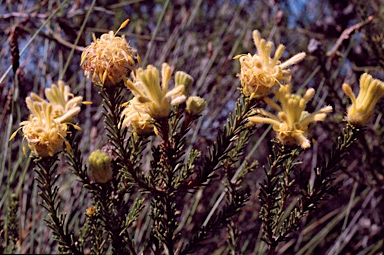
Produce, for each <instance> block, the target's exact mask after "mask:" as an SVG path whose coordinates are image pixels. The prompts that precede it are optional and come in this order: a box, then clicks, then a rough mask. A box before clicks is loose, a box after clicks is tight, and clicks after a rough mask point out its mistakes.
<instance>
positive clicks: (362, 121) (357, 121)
mask: <svg viewBox="0 0 384 255" xmlns="http://www.w3.org/2000/svg"><path fill="white" fill-rule="evenodd" d="M343 90H344V92H345V94H347V96H349V98H350V99H351V101H352V105H351V106H349V107H348V110H347V120H348V122H350V123H351V124H352V125H354V126H358V127H363V126H366V125H367V124H368V122H369V121H370V119H371V117H372V114H373V110H374V108H375V105H376V103H377V101H378V100H379V99H380V98H381V97H382V96H383V95H384V83H383V82H382V81H380V80H378V79H373V78H372V76H371V75H369V74H367V73H364V74H362V75H361V77H360V92H359V95H358V96H357V98H356V97H355V95H354V94H353V92H352V89H351V87H350V86H349V85H348V84H346V83H344V84H343Z"/></svg>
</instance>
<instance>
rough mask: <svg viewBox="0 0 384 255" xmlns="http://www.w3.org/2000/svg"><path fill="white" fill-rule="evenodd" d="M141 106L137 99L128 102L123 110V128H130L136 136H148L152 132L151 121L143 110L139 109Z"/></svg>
mask: <svg viewBox="0 0 384 255" xmlns="http://www.w3.org/2000/svg"><path fill="white" fill-rule="evenodd" d="M140 107H141V104H140V103H138V102H137V98H133V99H131V100H130V101H129V102H128V106H127V107H126V108H125V109H124V110H123V112H122V115H123V116H124V120H123V123H122V125H123V127H132V130H133V131H134V132H135V133H136V134H138V135H145V134H150V133H152V132H153V131H154V127H155V126H154V124H153V119H152V118H151V116H150V115H149V114H148V113H145V111H144V109H140Z"/></svg>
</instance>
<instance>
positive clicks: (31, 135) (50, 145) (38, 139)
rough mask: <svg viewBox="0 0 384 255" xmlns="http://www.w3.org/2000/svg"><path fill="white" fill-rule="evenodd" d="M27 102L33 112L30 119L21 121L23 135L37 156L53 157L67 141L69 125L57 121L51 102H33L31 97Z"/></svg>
mask: <svg viewBox="0 0 384 255" xmlns="http://www.w3.org/2000/svg"><path fill="white" fill-rule="evenodd" d="M26 102H27V106H28V108H29V109H30V111H31V114H30V116H29V120H26V121H23V122H21V123H20V126H21V129H22V131H23V137H24V138H25V139H26V140H27V143H28V147H29V148H30V149H31V151H32V152H33V154H34V155H35V156H36V157H42V158H45V157H52V156H53V155H54V154H55V153H57V152H59V151H61V149H62V148H63V142H66V141H65V137H66V135H67V125H66V124H64V123H59V122H57V121H55V119H54V118H53V114H52V113H53V108H52V105H51V104H48V103H46V102H42V103H38V102H32V100H31V98H30V97H27V99H26ZM12 138H13V137H11V139H12ZM67 146H69V145H67Z"/></svg>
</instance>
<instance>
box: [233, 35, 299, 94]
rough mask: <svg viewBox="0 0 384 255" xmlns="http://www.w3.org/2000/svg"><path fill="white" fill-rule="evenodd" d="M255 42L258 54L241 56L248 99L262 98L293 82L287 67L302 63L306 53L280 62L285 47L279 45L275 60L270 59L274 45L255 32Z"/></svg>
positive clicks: (243, 83) (241, 79)
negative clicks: (273, 89)
mask: <svg viewBox="0 0 384 255" xmlns="http://www.w3.org/2000/svg"><path fill="white" fill-rule="evenodd" d="M253 40H254V42H255V45H256V48H257V54H255V55H251V54H249V53H248V54H247V55H239V56H236V57H235V58H239V60H240V68H241V70H240V74H238V77H239V78H240V81H241V86H242V90H243V94H244V95H245V96H247V97H250V98H251V99H252V98H262V97H265V96H267V95H268V94H269V92H270V91H271V89H272V88H273V87H274V86H276V85H280V84H284V83H287V82H289V81H290V80H291V71H290V69H287V67H289V66H291V65H293V64H295V63H297V62H299V61H301V60H302V59H303V58H304V57H305V53H304V52H302V53H299V54H296V55H295V56H293V57H291V58H290V59H288V60H287V61H285V62H283V63H281V61H280V60H279V59H280V57H281V55H282V54H283V52H284V48H285V47H284V46H283V45H281V44H280V45H279V46H278V47H277V49H276V52H275V55H274V57H273V58H271V57H270V55H271V52H272V47H273V43H272V42H270V41H269V42H266V41H265V40H264V39H261V38H260V33H259V32H258V31H257V30H255V31H253Z"/></svg>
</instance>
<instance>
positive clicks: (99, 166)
mask: <svg viewBox="0 0 384 255" xmlns="http://www.w3.org/2000/svg"><path fill="white" fill-rule="evenodd" d="M88 163H89V175H90V177H91V179H92V180H94V181H95V182H98V183H106V182H108V181H109V180H111V179H112V168H111V157H110V156H109V155H108V153H106V152H104V151H100V150H95V151H93V152H92V153H91V155H89V158H88Z"/></svg>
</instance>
